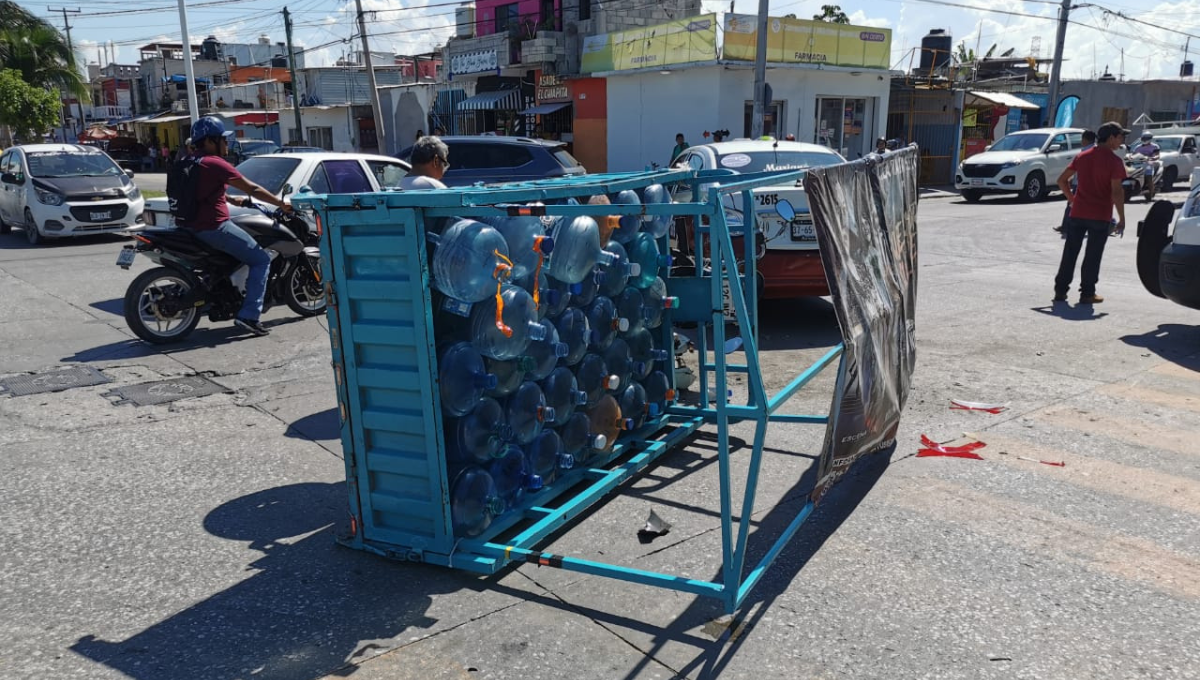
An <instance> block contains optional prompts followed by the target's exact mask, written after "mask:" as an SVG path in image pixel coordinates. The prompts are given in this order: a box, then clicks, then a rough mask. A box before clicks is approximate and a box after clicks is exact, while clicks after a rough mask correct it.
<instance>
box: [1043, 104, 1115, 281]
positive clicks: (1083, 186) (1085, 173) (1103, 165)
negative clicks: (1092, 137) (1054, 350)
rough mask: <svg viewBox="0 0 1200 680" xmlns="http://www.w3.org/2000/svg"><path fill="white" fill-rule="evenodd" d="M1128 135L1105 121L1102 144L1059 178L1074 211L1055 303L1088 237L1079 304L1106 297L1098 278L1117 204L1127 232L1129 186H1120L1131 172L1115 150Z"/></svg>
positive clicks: (1060, 185) (1059, 274)
mask: <svg viewBox="0 0 1200 680" xmlns="http://www.w3.org/2000/svg"><path fill="white" fill-rule="evenodd" d="M1128 134H1129V130H1126V129H1125V128H1123V127H1121V125H1120V123H1115V122H1108V123H1105V124H1104V125H1101V126H1100V129H1099V130H1098V131H1097V134H1096V137H1097V140H1098V142H1099V143H1098V144H1097V145H1096V146H1093V147H1092V148H1090V149H1088V150H1087V151H1084V152H1083V153H1081V154H1079V155H1078V156H1076V157H1075V160H1073V161H1071V164H1070V165H1068V166H1067V169H1066V170H1064V171H1063V174H1061V175H1059V177H1058V188H1059V189H1061V190H1062V192H1063V195H1064V196H1066V197H1067V204H1068V205H1069V206H1070V210H1071V212H1070V217H1069V219H1068V221H1067V228H1066V232H1067V240H1066V242H1065V243H1064V244H1063V254H1062V262H1060V263H1059V265H1058V276H1056V277H1055V278H1054V300H1053V301H1054V302H1066V300H1067V292H1068V291H1069V290H1070V289H1071V279H1072V278H1074V276H1075V263H1076V261H1077V260H1078V259H1079V250H1080V248H1082V247H1083V239H1084V238H1085V237H1086V238H1087V242H1088V243H1087V252H1085V253H1084V255H1083V267H1082V269H1081V271H1080V273H1079V304H1084V305H1086V304H1096V303H1100V302H1104V298H1103V297H1101V296H1099V295H1097V294H1096V283H1097V281H1099V279H1100V260H1101V259H1102V258H1103V257H1104V245H1105V244H1106V243H1108V233H1109V227H1110V225H1111V222H1112V211H1113V208H1114V207H1115V208H1116V209H1117V217H1118V220H1117V231H1118V232H1123V231H1125V190H1124V189H1123V188H1122V187H1121V182H1122V181H1124V179H1125V176H1126V173H1125V163H1124V162H1122V160H1121V159H1120V158H1119V157H1118V156H1117V153H1116V152H1117V149H1118V148H1120V146H1121V144H1122V143H1124V141H1125V136H1126V135H1128ZM1076 175H1078V178H1079V180H1078V185H1077V186H1076V187H1075V188H1074V189H1072V188H1071V179H1072V178H1074V177H1075V176H1076Z"/></svg>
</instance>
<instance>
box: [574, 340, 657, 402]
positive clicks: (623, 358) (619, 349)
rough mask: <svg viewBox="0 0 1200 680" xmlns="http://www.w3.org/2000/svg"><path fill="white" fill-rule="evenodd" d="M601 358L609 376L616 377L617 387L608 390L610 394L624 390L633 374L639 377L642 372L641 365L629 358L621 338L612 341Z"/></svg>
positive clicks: (625, 345)
mask: <svg viewBox="0 0 1200 680" xmlns="http://www.w3.org/2000/svg"><path fill="white" fill-rule="evenodd" d="M601 356H603V357H604V365H605V367H607V368H608V372H609V374H610V375H615V376H617V385H616V387H615V388H611V389H609V391H610V392H616V391H617V390H619V389H621V390H623V389H625V387H626V386H627V385H628V384H629V381H630V380H631V379H632V378H633V376H634V374H635V373H636V374H638V375H639V376H640V375H641V373H642V371H643V366H642V364H641V363H640V362H636V361H634V360H633V359H632V358H631V357H630V355H629V345H628V344H627V343H626V342H625V341H624V340H622V339H621V338H617V339H615V340H613V341H612V344H611V345H609V346H608V349H605V350H604V353H603V354H602V355H601ZM585 359H586V357H585Z"/></svg>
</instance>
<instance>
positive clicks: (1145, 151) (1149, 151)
mask: <svg viewBox="0 0 1200 680" xmlns="http://www.w3.org/2000/svg"><path fill="white" fill-rule="evenodd" d="M1161 151H1162V149H1161V148H1160V147H1159V146H1158V144H1155V143H1154V134H1153V133H1150V132H1143V133H1142V139H1141V143H1140V144H1138V145H1137V146H1136V147H1134V149H1133V153H1136V154H1141V155H1143V156H1145V157H1146V160H1147V161H1148V162H1149V165H1150V177H1149V179H1148V180H1147V182H1146V183H1147V184H1148V185H1149V186H1147V187H1146V190H1147V191H1149V192H1150V198H1154V178H1155V177H1158V171H1159V169H1161V168H1162V161H1161V160H1159V156H1160V152H1161Z"/></svg>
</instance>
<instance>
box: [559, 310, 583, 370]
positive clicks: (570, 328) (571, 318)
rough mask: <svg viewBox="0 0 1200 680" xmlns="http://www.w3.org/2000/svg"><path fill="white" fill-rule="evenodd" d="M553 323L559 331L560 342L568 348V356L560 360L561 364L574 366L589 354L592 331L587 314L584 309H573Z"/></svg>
mask: <svg viewBox="0 0 1200 680" xmlns="http://www.w3.org/2000/svg"><path fill="white" fill-rule="evenodd" d="M552 323H553V324H554V329H555V330H557V331H558V341H559V342H561V343H563V344H565V345H566V346H567V355H566V356H564V357H562V358H561V359H559V363H560V364H562V365H563V366H574V365H575V364H577V363H579V360H580V359H583V355H584V354H587V348H588V340H590V339H591V335H592V329H591V326H590V325H589V324H588V319H587V314H585V313H584V311H583V310H582V309H578V308H576V307H571V308H569V309H567V310H566V311H565V312H563V313H562V314H560V315H559V317H558V318H557V319H554V320H553V322H552Z"/></svg>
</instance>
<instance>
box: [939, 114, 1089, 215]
mask: <svg viewBox="0 0 1200 680" xmlns="http://www.w3.org/2000/svg"><path fill="white" fill-rule="evenodd" d="M1082 137H1083V130H1081V129H1079V128H1037V129H1034V130H1022V131H1021V132H1014V133H1012V134H1010V135H1006V136H1005V137H1004V138H1003V139H1001V140H1000V141H998V142H996V143H995V144H993V145H991V146H989V147H988V148H987V151H984V152H983V153H979V154H975V155H974V156H971V157H970V158H968V159H966V160H965V161H963V162H962V165H960V166H959V167H958V172H957V173H955V175H954V186H955V188H957V189H958V190H959V192H960V193H961V194H962V197H963V198H965V199H966V200H967V201H968V202H971V203H974V202H976V201H978V200H979V199H980V198H982V197H983V195H984V194H986V193H1015V194H1017V195H1018V196H1020V198H1021V200H1023V201H1038V200H1041V199H1043V198H1045V197H1046V195H1047V194H1049V193H1050V191H1051V190H1052V189H1054V190H1057V185H1056V184H1055V183H1056V182H1057V181H1058V176H1059V175H1061V174H1062V172H1063V170H1066V169H1067V165H1069V164H1070V163H1071V160H1072V159H1073V158H1075V157H1076V156H1078V155H1079V151H1080V150H1081V149H1082V148H1083V139H1082Z"/></svg>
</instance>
